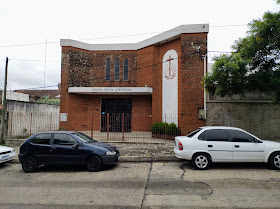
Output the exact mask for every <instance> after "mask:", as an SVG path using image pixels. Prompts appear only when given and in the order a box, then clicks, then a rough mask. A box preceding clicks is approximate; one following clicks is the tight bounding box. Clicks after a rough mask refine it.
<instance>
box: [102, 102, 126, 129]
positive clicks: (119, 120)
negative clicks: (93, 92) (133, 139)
mask: <svg viewBox="0 0 280 209" xmlns="http://www.w3.org/2000/svg"><path fill="white" fill-rule="evenodd" d="M108 113H109V117H108ZM108 126H109V127H108ZM107 128H109V132H122V131H124V132H130V131H131V98H102V106H101V131H104V132H106V131H107Z"/></svg>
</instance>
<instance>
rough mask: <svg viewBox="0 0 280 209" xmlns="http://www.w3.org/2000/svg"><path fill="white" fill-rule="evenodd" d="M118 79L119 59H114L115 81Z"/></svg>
mask: <svg viewBox="0 0 280 209" xmlns="http://www.w3.org/2000/svg"><path fill="white" fill-rule="evenodd" d="M119 80H120V60H119V59H115V81H119Z"/></svg>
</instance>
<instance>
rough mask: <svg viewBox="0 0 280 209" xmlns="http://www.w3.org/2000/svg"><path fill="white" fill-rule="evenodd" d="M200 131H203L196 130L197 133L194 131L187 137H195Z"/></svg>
mask: <svg viewBox="0 0 280 209" xmlns="http://www.w3.org/2000/svg"><path fill="white" fill-rule="evenodd" d="M199 131H201V129H200V128H199V129H196V130H195V131H193V132H191V133H189V134H188V135H187V137H190V138H191V137H193V136H194V135H195V134H196V133H198V132H199Z"/></svg>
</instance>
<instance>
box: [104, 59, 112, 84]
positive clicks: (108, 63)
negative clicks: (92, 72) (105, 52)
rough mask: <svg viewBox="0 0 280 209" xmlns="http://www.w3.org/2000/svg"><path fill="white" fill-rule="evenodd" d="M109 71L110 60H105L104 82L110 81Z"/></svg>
mask: <svg viewBox="0 0 280 209" xmlns="http://www.w3.org/2000/svg"><path fill="white" fill-rule="evenodd" d="M110 71H111V60H110V58H107V59H106V73H105V80H106V81H110V80H111V76H110Z"/></svg>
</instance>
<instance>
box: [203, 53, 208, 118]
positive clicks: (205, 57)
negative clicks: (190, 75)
mask: <svg viewBox="0 0 280 209" xmlns="http://www.w3.org/2000/svg"><path fill="white" fill-rule="evenodd" d="M202 59H203V60H204V73H203V74H204V75H203V76H206V61H207V54H205V55H202ZM204 119H205V120H206V88H205V84H204Z"/></svg>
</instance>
